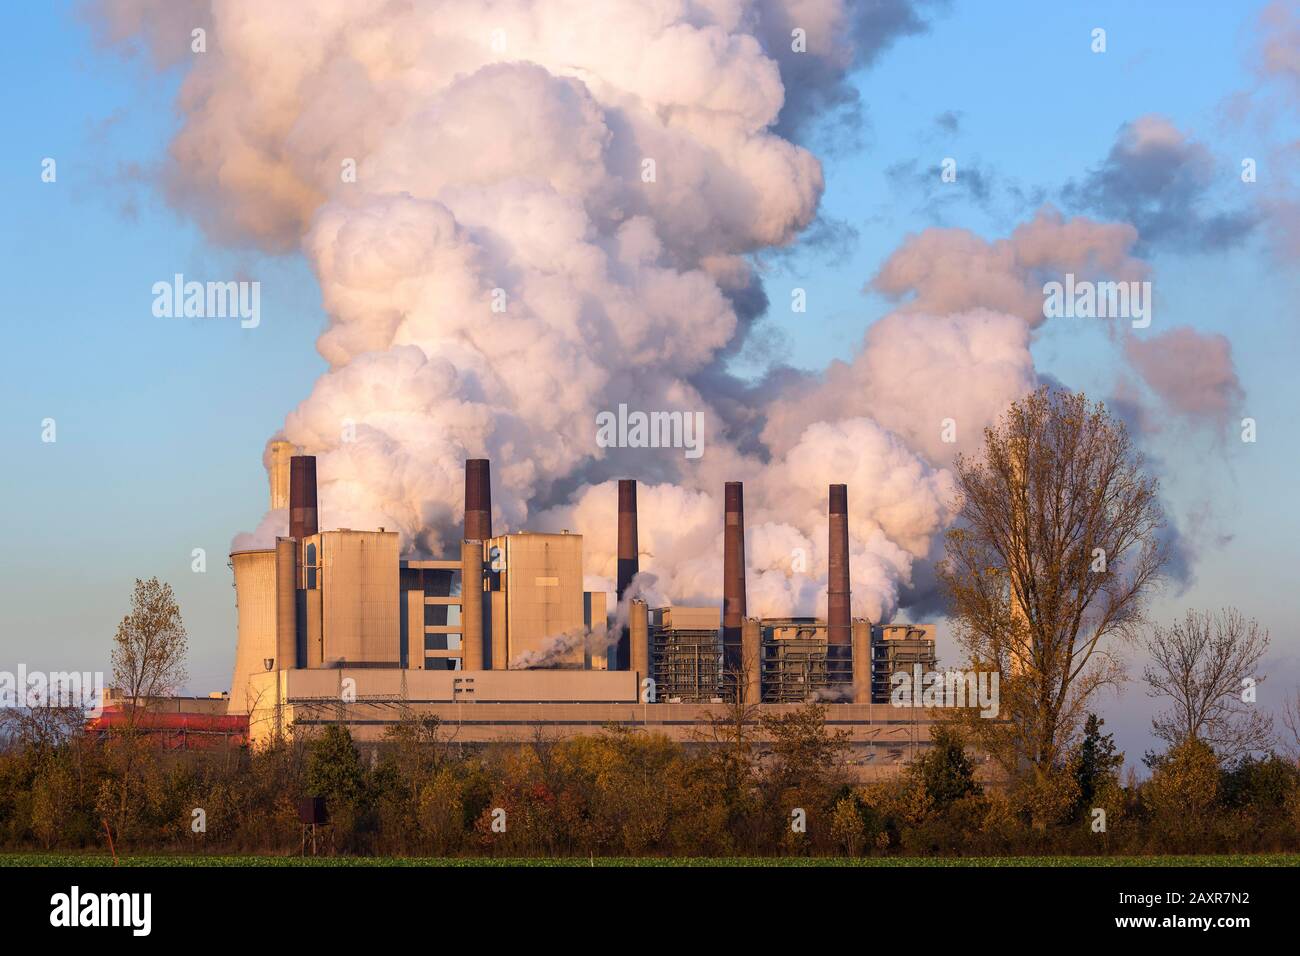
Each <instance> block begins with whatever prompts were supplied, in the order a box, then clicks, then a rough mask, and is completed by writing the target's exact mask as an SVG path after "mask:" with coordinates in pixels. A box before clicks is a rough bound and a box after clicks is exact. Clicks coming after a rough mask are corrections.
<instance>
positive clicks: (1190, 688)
mask: <svg viewBox="0 0 1300 956" xmlns="http://www.w3.org/2000/svg"><path fill="white" fill-rule="evenodd" d="M1146 648H1147V652H1148V653H1149V654H1150V655H1151V662H1150V663H1149V664H1148V665H1147V666H1146V668H1145V669H1144V671H1143V677H1144V679H1145V680H1146V682H1147V684H1148V686H1149V690H1148V691H1147V696H1148V697H1168V698H1170V700H1171V701H1172V706H1171V707H1170V708H1169V709H1168V710H1166V711H1163V712H1162V713H1160V714H1158V715H1157V716H1156V718H1155V719H1154V720H1153V721H1152V722H1151V726H1152V730H1153V731H1154V732H1155V735H1156V736H1157V737H1159V738H1160V739H1161V740H1163V741H1165V742H1166V743H1167V744H1169V745H1170V746H1171V747H1172V746H1176V745H1178V744H1181V743H1183V742H1184V741H1186V740H1190V739H1192V738H1196V739H1198V740H1203V741H1204V742H1205V743H1207V744H1209V745H1210V746H1211V747H1212V748H1213V749H1214V751H1215V752H1216V753H1218V754H1219V756H1220V757H1223V758H1233V757H1238V756H1241V755H1243V754H1247V753H1258V752H1261V751H1265V750H1267V749H1268V748H1269V747H1270V746H1271V745H1272V743H1273V719H1272V718H1271V717H1269V716H1268V715H1267V714H1264V713H1263V712H1261V711H1260V710H1258V709H1257V708H1256V707H1255V706H1254V699H1253V695H1252V696H1251V698H1250V700H1249V701H1247V700H1244V699H1243V697H1245V696H1246V695H1245V694H1243V690H1244V689H1245V688H1246V687H1248V686H1253V685H1252V684H1251V682H1252V681H1253V682H1254V683H1259V682H1262V681H1263V679H1264V678H1263V677H1262V676H1259V675H1258V674H1257V670H1258V668H1259V662H1260V660H1261V659H1262V658H1263V656H1264V652H1265V651H1267V650H1268V631H1266V630H1262V629H1261V628H1260V626H1259V624H1258V622H1256V621H1255V620H1253V619H1250V620H1248V619H1246V618H1245V617H1244V616H1243V615H1242V613H1241V612H1240V611H1238V610H1237V609H1236V608H1231V607H1229V608H1224V609H1223V610H1221V611H1218V612H1210V611H1188V612H1187V614H1186V616H1184V618H1183V619H1182V620H1181V621H1177V622H1175V623H1174V624H1173V625H1171V626H1170V627H1168V628H1161V627H1157V628H1156V629H1155V630H1154V631H1153V632H1152V634H1151V637H1150V638H1148V640H1147V642H1146Z"/></svg>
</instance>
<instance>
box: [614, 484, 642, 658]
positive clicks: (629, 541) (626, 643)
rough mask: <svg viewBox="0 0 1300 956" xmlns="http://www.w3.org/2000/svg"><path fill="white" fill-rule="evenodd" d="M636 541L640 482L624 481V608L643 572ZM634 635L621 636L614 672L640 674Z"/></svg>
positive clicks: (621, 593)
mask: <svg viewBox="0 0 1300 956" xmlns="http://www.w3.org/2000/svg"><path fill="white" fill-rule="evenodd" d="M638 554H639V546H638V544H637V537H636V482H635V481H633V480H632V479H630V478H623V479H620V480H619V483H618V600H619V603H620V604H622V602H623V600H624V595H625V594H626V593H627V589H628V587H629V586H630V585H631V584H632V579H633V578H634V577H636V575H637V572H638V571H640V570H641V566H640V559H639V558H638ZM630 641H631V632H630V629H629V628H627V627H624V628H623V630H622V632H621V633H620V634H619V636H618V645H617V647H616V650H615V662H614V663H613V664H612V665H611V667H610V670H628V669H629V668H630V669H632V670H636V669H637V667H636V664H635V663H634V661H633V659H632V658H633V656H634V652H632V651H631V650H630Z"/></svg>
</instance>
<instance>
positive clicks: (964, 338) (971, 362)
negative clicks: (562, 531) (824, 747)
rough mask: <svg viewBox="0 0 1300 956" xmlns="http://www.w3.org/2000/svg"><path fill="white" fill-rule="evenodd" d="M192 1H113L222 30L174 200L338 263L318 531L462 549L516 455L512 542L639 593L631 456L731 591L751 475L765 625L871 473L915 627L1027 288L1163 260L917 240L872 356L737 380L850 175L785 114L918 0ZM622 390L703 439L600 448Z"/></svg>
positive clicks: (271, 523) (703, 562)
mask: <svg viewBox="0 0 1300 956" xmlns="http://www.w3.org/2000/svg"><path fill="white" fill-rule="evenodd" d="M178 6H179V5H177V4H174V3H171V2H165V0H103V2H102V3H100V5H99V9H100V13H101V24H102V28H103V29H102V32H103V33H104V35H105V36H106V37H107V38H108V39H110V40H114V41H124V40H125V41H129V40H131V39H133V38H135V37H143V38H144V39H145V40H146V41H147V42H149V43H151V44H152V47H153V50H154V53H155V57H156V59H157V60H158V61H159V62H161V63H166V62H170V61H173V60H175V59H177V56H176V55H175V52H174V49H175V48H176V47H177V46H181V47H187V46H188V44H189V42H190V33H189V28H187V27H186V24H192V25H194V26H201V27H203V28H204V29H205V30H206V31H207V42H208V50H207V52H206V53H205V54H203V55H201V56H194V57H192V58H191V62H192V65H191V66H190V68H189V73H188V75H187V77H186V79H185V81H184V85H183V87H182V90H181V94H180V104H179V105H180V108H181V113H182V124H181V127H180V130H179V132H178V133H177V135H176V138H175V141H174V142H173V144H172V149H171V157H172V163H171V166H170V169H169V172H168V182H169V186H170V191H171V196H172V198H173V201H174V202H176V203H177V204H178V205H181V206H183V207H184V208H186V209H187V210H189V211H190V212H191V213H192V214H194V215H195V216H196V217H197V218H198V219H199V220H200V222H202V224H203V225H204V226H205V228H206V229H207V230H208V231H209V233H210V234H212V235H214V236H216V237H219V238H227V239H231V240H236V241H243V242H249V241H251V242H254V243H256V244H259V245H261V246H262V247H263V248H266V249H269V250H275V251H283V250H291V249H300V250H302V252H303V253H304V254H305V255H306V256H307V257H308V259H309V261H310V262H311V264H312V267H313V268H314V270H315V272H316V274H317V276H318V278H319V281H320V286H321V291H322V295H323V301H324V304H325V308H326V311H327V312H328V315H329V321H328V326H327V327H326V329H325V330H324V331H323V333H322V334H321V336H320V338H319V340H318V343H317V345H318V349H319V351H320V353H321V355H322V356H323V357H324V358H325V359H326V360H327V362H328V363H329V369H328V371H327V372H326V373H325V374H324V375H323V376H322V377H321V378H320V380H319V381H318V382H317V383H316V385H315V387H314V388H313V389H312V392H311V394H310V395H309V396H307V398H306V399H305V400H304V401H303V402H302V403H301V404H300V405H299V406H298V407H297V408H296V409H295V410H293V411H292V412H291V413H290V414H289V415H288V417H287V419H286V421H285V426H284V437H285V438H287V439H288V440H289V441H291V442H293V443H295V444H296V445H299V446H301V447H302V448H303V449H304V451H305V452H307V453H311V454H315V455H317V457H318V473H319V477H320V506H321V525H322V527H327V528H328V527H338V526H347V527H358V528H364V527H375V526H380V525H382V526H384V527H387V528H390V529H396V530H398V531H400V532H401V534H402V538H403V545H404V548H405V549H406V550H407V551H408V552H409V553H433V554H441V553H444V552H447V551H450V550H452V548H453V546H454V544H455V541H456V540H457V538H458V537H459V531H458V528H457V525H458V523H459V521H460V519H461V514H462V490H463V472H462V466H463V462H464V460H465V459H466V458H467V457H488V458H491V459H492V468H493V503H494V505H495V511H496V513H495V516H494V519H495V522H496V525H495V526H496V527H497V528H498V529H503V528H504V529H519V528H521V527H523V526H525V524H529V525H531V526H533V527H536V528H539V529H547V528H550V527H556V528H558V527H568V528H571V529H573V530H575V531H578V532H581V533H583V534H585V535H586V540H585V545H586V552H587V553H586V562H587V571H588V573H589V574H590V575H592V576H593V578H605V579H612V578H613V575H614V564H615V555H614V545H615V502H616V495H615V490H614V486H613V484H612V483H611V479H613V478H616V477H619V476H633V477H636V478H638V479H640V480H641V481H642V485H641V488H640V493H639V504H640V536H641V545H642V549H643V554H642V557H641V566H642V568H643V569H644V570H645V571H647V572H649V573H651V574H653V575H655V576H657V581H656V582H655V584H654V590H655V593H656V594H658V595H662V597H663V598H664V599H668V600H673V601H677V602H681V603H685V602H716V601H717V600H718V599H719V597H720V591H721V574H720V566H721V552H722V546H721V529H722V523H721V513H722V502H721V486H722V482H723V481H724V480H743V481H745V482H746V489H745V490H746V509H747V513H746V523H747V536H746V541H747V549H748V552H749V553H748V565H749V571H748V587H749V609H750V612H751V613H754V614H764V615H776V614H790V613H803V614H812V613H820V611H821V609H822V605H823V603H824V599H825V589H826V582H825V578H826V517H825V511H826V493H827V485H828V484H829V483H831V482H847V483H848V485H849V511H850V528H849V533H850V550H851V557H852V573H853V581H852V587H853V610H854V613H855V614H860V615H866V616H868V617H871V618H872V619H875V620H884V619H888V618H889V617H890V616H891V615H892V614H893V613H894V612H895V610H896V608H897V607H898V604H899V601H900V595H902V594H904V593H905V592H906V591H907V590H908V589H909V588H911V587H912V586H913V585H914V568H916V567H917V566H918V562H925V561H927V560H928V559H929V558H930V557H931V556H932V552H933V550H934V548H935V545H936V541H937V540H938V535H939V533H940V532H941V531H942V530H943V529H944V528H945V527H946V526H947V525H948V524H949V523H950V521H951V520H952V510H951V509H952V506H953V497H954V490H955V489H954V486H953V482H952V478H951V476H950V475H949V473H948V472H947V471H946V470H945V466H946V465H947V464H948V463H949V462H950V460H951V455H952V453H953V451H954V450H960V449H961V448H969V447H970V446H969V444H968V443H969V441H970V440H971V436H978V434H979V430H980V429H981V428H982V427H983V426H984V425H985V424H987V423H988V422H990V421H992V420H993V418H995V417H996V415H997V414H998V413H999V412H1000V411H1001V409H1002V408H1003V407H1005V404H1006V402H1007V401H1009V400H1010V399H1012V398H1014V397H1017V396H1018V395H1019V394H1020V393H1022V392H1023V391H1025V390H1026V389H1027V388H1029V387H1031V386H1032V385H1033V384H1034V382H1035V381H1036V376H1035V373H1034V370H1033V365H1032V361H1031V359H1030V357H1029V352H1028V339H1029V334H1030V333H1029V326H1030V325H1031V324H1033V323H1035V322H1036V321H1037V320H1036V319H1035V317H1034V316H1033V315H1032V314H1031V313H1032V311H1033V310H1032V308H1031V307H1032V297H1031V296H1030V295H1029V294H1028V292H1027V291H1026V290H1028V289H1031V288H1032V285H1031V284H1030V279H1031V278H1032V273H1033V272H1034V271H1035V270H1039V269H1043V268H1052V269H1065V268H1071V267H1076V266H1077V268H1078V269H1079V271H1081V272H1082V271H1085V270H1108V269H1109V270H1115V271H1119V272H1122V273H1128V272H1130V271H1133V270H1136V269H1138V268H1139V266H1138V265H1137V264H1135V263H1134V262H1133V260H1130V259H1129V258H1128V257H1127V249H1128V246H1129V245H1130V244H1131V242H1132V235H1131V230H1129V231H1126V230H1124V229H1122V228H1105V227H1098V226H1096V225H1095V224H1091V223H1089V222H1088V221H1087V220H1082V219H1076V220H1071V221H1070V222H1063V221H1062V220H1061V219H1060V217H1055V218H1053V217H1052V216H1051V215H1050V214H1045V215H1044V216H1042V217H1040V218H1039V219H1036V220H1035V221H1034V222H1032V223H1030V224H1028V225H1027V226H1025V227H1022V229H1021V230H1018V231H1017V233H1016V234H1015V236H1013V238H1012V240H1004V241H1002V242H1001V243H1000V244H994V245H992V246H990V245H988V244H982V241H979V240H975V239H974V237H969V236H966V235H958V234H956V233H942V232H939V233H935V232H934V231H932V232H931V233H923V234H922V236H920V237H917V238H916V239H915V240H912V241H909V245H908V246H905V247H904V249H903V250H900V253H899V257H898V258H897V259H896V261H893V262H892V263H891V264H888V265H887V267H886V269H885V270H884V271H883V272H882V275H881V277H880V278H879V279H878V287H879V288H880V289H881V290H882V291H885V292H886V293H887V294H890V295H898V296H900V297H901V296H904V295H907V294H908V293H909V292H910V293H911V294H913V295H914V299H913V300H912V301H910V302H907V303H904V305H903V306H902V307H901V308H900V311H899V312H898V313H897V314H895V315H894V316H891V317H889V318H887V319H885V320H883V321H882V322H880V323H878V324H877V325H876V326H875V327H873V328H872V329H871V330H870V332H869V333H868V336H867V338H866V341H865V344H864V348H863V350H862V352H861V353H860V354H859V355H858V356H857V357H855V358H854V359H853V360H852V361H851V362H848V363H836V364H835V365H834V366H833V367H832V368H830V369H829V370H827V372H826V373H825V374H824V375H818V376H802V377H801V376H793V384H791V385H790V386H789V387H787V388H783V389H773V390H772V391H771V393H770V394H759V393H758V392H757V391H756V390H753V389H749V388H748V387H747V385H746V384H745V383H740V382H737V381H736V380H735V379H733V378H731V377H730V376H729V375H727V374H726V372H725V361H726V358H727V357H728V356H729V355H732V354H734V353H735V352H736V350H737V349H739V347H740V345H741V344H742V343H743V340H744V338H745V336H746V335H747V334H748V332H749V327H750V323H751V322H752V321H753V319H754V318H755V316H756V315H757V314H758V313H759V312H760V311H761V309H762V305H763V303H764V301H765V299H764V296H763V292H762V289H761V285H760V283H759V281H758V279H757V277H756V275H755V272H754V269H753V267H752V266H751V264H750V262H749V259H748V255H749V254H750V253H752V252H754V251H757V250H761V249H763V248H766V247H771V246H775V245H783V244H787V243H789V242H791V241H793V240H794V239H795V238H796V237H797V236H798V235H799V233H800V231H801V230H803V229H804V228H805V227H806V226H807V225H808V224H809V223H810V222H811V221H812V220H813V219H814V217H815V215H816V212H817V205H818V201H819V199H820V196H821V192H822V171H821V166H820V163H819V162H818V161H817V159H816V158H815V157H814V156H813V155H812V154H811V153H810V152H809V151H808V150H807V149H805V148H803V147H802V146H800V145H798V144H797V143H796V142H794V141H792V140H791V139H789V138H787V132H788V131H794V130H800V129H804V128H807V127H808V126H810V125H811V124H812V122H813V120H814V119H815V117H813V116H811V115H792V114H791V113H790V112H789V110H788V109H787V105H788V104H790V103H793V104H796V105H797V107H798V108H799V109H801V110H805V111H815V110H817V109H819V108H826V109H829V110H839V109H840V108H842V107H843V106H844V104H845V103H846V102H847V100H846V85H845V77H846V75H847V72H848V71H849V70H850V69H852V68H853V67H854V66H855V65H859V64H862V63H864V62H867V61H869V60H870V59H871V57H872V55H873V54H874V52H876V51H877V50H879V49H880V48H881V47H882V46H884V45H885V44H887V43H888V42H889V41H890V40H891V39H892V38H893V37H894V36H901V35H903V34H905V33H911V32H916V31H917V30H918V29H919V28H920V21H919V20H918V19H917V17H916V16H915V15H914V11H913V10H912V9H910V8H909V7H908V6H907V5H906V4H904V3H903V2H902V0H890V2H889V3H887V4H885V5H883V6H880V5H877V6H876V8H875V9H874V11H873V10H870V9H867V8H870V7H871V6H872V5H868V4H861V5H858V4H852V3H849V2H848V0H784V2H782V0H658V2H654V0H650V2H643V0H635V2H634V0H603V2H599V3H592V2H577V0H513V2H495V3H494V2H488V3H397V2H391V0H348V2H342V0H339V2H321V3H316V4H313V5H312V6H311V8H310V9H311V12H310V15H307V14H305V13H304V11H303V9H302V8H301V7H299V6H298V5H295V4H288V5H277V4H267V3H265V2H253V0H211V2H210V3H195V4H192V5H190V6H188V7H185V8H183V9H184V10H185V11H186V15H184V16H182V15H180V14H178V13H177V12H176V11H177V9H178ZM886 9H887V12H888V15H887V16H885V15H883V14H881V10H886ZM877 27H879V28H880V29H878V30H876V32H875V34H874V35H872V30H873V29H874V28H877ZM794 28H799V29H802V30H804V31H805V33H806V43H807V52H806V53H802V54H799V55H794V56H792V55H791V52H790V49H789V45H790V42H791V30H792V29H794ZM855 44H856V46H855ZM792 84H793V85H792ZM353 165H354V166H355V177H352V176H351V175H350V170H351V169H352V168H353ZM949 247H951V248H949ZM936 252H942V253H943V255H942V256H939V255H932V253H936ZM913 253H915V254H913ZM937 259H942V260H943V269H942V270H941V271H939V270H937V269H936V267H935V264H934V261H933V260H937ZM927 260H931V261H929V262H927ZM991 270H1000V274H1001V275H1002V276H1003V279H1004V281H1003V282H1002V283H1001V284H1000V285H999V286H998V287H997V289H996V290H995V291H996V294H988V295H979V294H975V293H974V291H973V290H974V289H975V288H976V287H979V288H987V282H986V281H985V280H986V279H987V277H988V275H989V273H990V271H991ZM494 306H496V307H498V308H499V309H501V310H500V311H497V310H494ZM502 307H503V308H502ZM990 310H996V311H990ZM620 403H625V404H627V405H628V407H629V408H632V409H641V410H646V411H653V410H682V411H702V412H703V413H704V415H705V421H706V429H705V446H704V447H705V450H704V455H703V457H702V458H700V459H699V460H698V461H690V460H687V459H685V458H684V457H683V456H682V454H681V452H680V450H673V449H660V450H653V451H652V450H646V449H626V448H625V449H606V448H600V447H597V445H596V442H595V431H596V429H595V425H594V422H595V416H596V414H597V413H598V412H600V411H606V410H612V409H616V408H617V407H618V406H619V404H620ZM947 417H952V418H955V419H956V420H957V425H958V435H959V440H958V444H956V445H953V444H952V443H948V442H944V441H943V440H942V439H941V437H940V429H941V427H942V425H941V420H942V419H944V418H947ZM963 443H967V444H963ZM282 524H283V516H282V515H268V516H267V518H266V519H265V520H264V521H263V523H262V526H261V528H259V530H258V532H256V533H255V534H254V535H250V536H241V539H240V541H241V542H242V543H243V544H244V546H248V545H249V544H251V543H253V542H256V541H259V540H262V539H265V538H268V537H269V536H270V535H272V534H274V533H275V531H276V530H277V529H279V528H280V527H282Z"/></svg>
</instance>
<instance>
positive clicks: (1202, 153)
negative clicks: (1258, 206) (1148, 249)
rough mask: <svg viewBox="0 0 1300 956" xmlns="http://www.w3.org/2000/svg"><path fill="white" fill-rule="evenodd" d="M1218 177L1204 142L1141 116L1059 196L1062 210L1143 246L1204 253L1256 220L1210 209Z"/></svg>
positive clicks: (1249, 214)
mask: <svg viewBox="0 0 1300 956" xmlns="http://www.w3.org/2000/svg"><path fill="white" fill-rule="evenodd" d="M1222 178H1223V177H1222V175H1221V171H1220V169H1219V166H1218V163H1216V161H1215V159H1214V157H1213V156H1212V155H1211V153H1210V151H1209V149H1208V148H1206V146H1205V145H1204V144H1202V143H1199V142H1197V141H1195V140H1193V139H1191V138H1190V137H1189V136H1187V135H1186V134H1184V133H1183V132H1181V131H1180V130H1179V129H1178V128H1177V127H1175V126H1174V125H1173V123H1172V122H1170V121H1169V120H1168V119H1166V118H1165V117H1162V116H1158V115H1155V114H1149V115H1146V116H1141V117H1139V118H1138V119H1136V120H1133V121H1132V122H1130V123H1125V124H1124V125H1123V126H1121V127H1120V129H1119V133H1118V135H1117V136H1116V139H1115V143H1114V145H1113V146H1112V147H1111V150H1110V153H1109V154H1108V155H1107V157H1106V159H1105V160H1103V161H1102V162H1101V163H1100V164H1099V165H1098V166H1096V167H1095V168H1093V169H1092V170H1091V171H1090V172H1089V173H1088V174H1087V175H1086V176H1085V177H1084V178H1083V179H1082V180H1081V181H1079V182H1071V183H1069V184H1067V185H1066V186H1065V188H1064V189H1063V190H1062V193H1061V195H1062V201H1063V202H1064V203H1065V205H1066V206H1067V207H1069V208H1072V209H1077V210H1081V211H1086V212H1090V213H1093V214H1094V215H1097V216H1100V217H1102V218H1103V219H1113V220H1119V221H1122V222H1128V223H1131V224H1133V225H1134V226H1135V227H1136V228H1137V231H1138V235H1139V237H1140V239H1141V242H1142V243H1143V245H1149V246H1153V247H1154V246H1168V247H1171V248H1175V249H1179V250H1200V251H1209V250H1213V249H1221V248H1224V247H1227V246H1231V245H1233V244H1234V243H1237V242H1239V241H1240V240H1242V239H1243V238H1245V237H1246V236H1247V235H1249V234H1250V233H1251V231H1252V230H1253V229H1254V227H1255V225H1256V223H1257V218H1258V217H1257V214H1256V213H1255V212H1254V211H1253V210H1251V209H1250V208H1249V207H1247V206H1239V207H1237V208H1230V209H1217V208H1215V203H1216V198H1215V190H1214V185H1215V182H1216V181H1218V180H1220V179H1222ZM1229 181H1232V180H1231V179H1229Z"/></svg>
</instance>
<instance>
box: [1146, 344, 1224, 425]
mask: <svg viewBox="0 0 1300 956" xmlns="http://www.w3.org/2000/svg"><path fill="white" fill-rule="evenodd" d="M1125 351H1126V353H1127V355H1128V358H1129V361H1130V362H1132V364H1133V367H1134V368H1135V369H1137V371H1138V372H1139V373H1140V374H1141V376H1142V378H1143V380H1144V381H1145V382H1146V383H1147V385H1149V386H1150V387H1151V389H1152V390H1153V391H1154V392H1155V393H1156V394H1157V395H1159V396H1160V397H1161V398H1162V399H1163V400H1164V402H1165V404H1166V405H1167V407H1168V408H1169V409H1171V410H1172V411H1174V412H1175V413H1177V414H1179V415H1182V416H1185V417H1188V418H1193V419H1205V420H1209V421H1211V422H1215V423H1218V424H1219V425H1224V424H1226V423H1227V421H1228V419H1229V418H1230V417H1231V415H1232V414H1233V413H1234V412H1236V411H1237V410H1238V409H1239V407H1240V405H1241V402H1242V399H1243V398H1244V397H1245V392H1244V391H1243V390H1242V387H1241V382H1240V380H1239V379H1238V377H1237V369H1236V366H1235V365H1234V364H1233V361H1232V344H1231V343H1230V342H1229V341H1228V340H1227V339H1226V338H1225V337H1224V336H1222V335H1217V334H1211V335H1207V334H1204V333H1201V332H1197V331H1196V330H1195V329H1192V328H1189V327H1187V326H1179V327H1178V328H1174V329H1170V330H1169V331H1168V332H1164V333H1162V334H1160V335H1155V336H1151V337H1150V338H1143V339H1140V338H1137V337H1136V336H1135V337H1132V338H1130V339H1128V341H1127V342H1126V343H1125Z"/></svg>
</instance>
